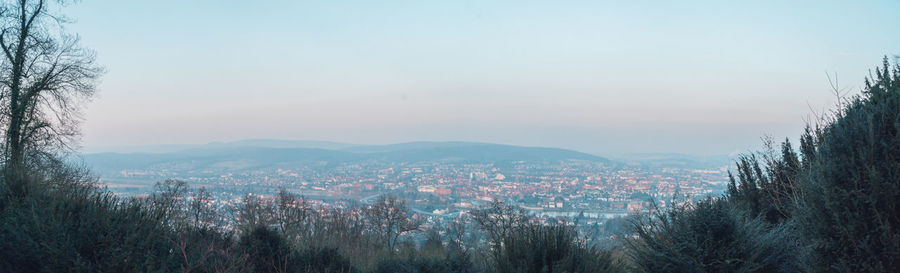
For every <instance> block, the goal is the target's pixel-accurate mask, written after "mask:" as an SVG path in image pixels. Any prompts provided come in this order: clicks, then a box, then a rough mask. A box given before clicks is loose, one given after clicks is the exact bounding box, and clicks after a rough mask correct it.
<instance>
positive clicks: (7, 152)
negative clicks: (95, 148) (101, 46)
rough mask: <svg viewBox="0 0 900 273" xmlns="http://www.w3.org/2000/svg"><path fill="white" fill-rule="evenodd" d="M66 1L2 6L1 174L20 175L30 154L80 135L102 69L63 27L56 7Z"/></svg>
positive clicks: (12, 177)
mask: <svg viewBox="0 0 900 273" xmlns="http://www.w3.org/2000/svg"><path fill="white" fill-rule="evenodd" d="M66 2H67V1H62V0H61V1H45V0H17V1H3V3H2V4H0V5H2V6H0V49H2V56H0V114H2V121H3V127H5V128H3V129H4V130H3V132H2V133H3V134H4V145H3V160H4V161H5V166H4V176H5V177H6V178H7V179H8V180H16V179H18V180H21V178H22V177H23V175H24V173H23V171H24V167H25V166H26V164H27V162H26V160H28V158H30V156H35V155H52V154H54V152H55V151H60V149H62V150H65V149H66V148H68V147H69V145H71V144H72V142H73V141H74V137H76V136H77V135H78V123H79V120H80V106H81V102H83V101H84V100H87V99H90V98H91V97H92V96H93V94H94V93H95V90H96V80H97V79H98V78H99V77H100V75H101V74H102V73H103V69H102V68H100V67H99V66H98V65H97V64H95V57H94V52H93V51H91V50H88V49H85V48H82V47H80V46H79V45H78V44H79V38H78V36H76V35H71V34H68V33H66V32H65V30H64V27H63V26H64V25H65V24H66V23H68V21H67V20H66V19H65V17H63V16H62V15H60V14H56V13H55V12H54V9H55V8H57V7H59V6H63V5H65V4H66Z"/></svg>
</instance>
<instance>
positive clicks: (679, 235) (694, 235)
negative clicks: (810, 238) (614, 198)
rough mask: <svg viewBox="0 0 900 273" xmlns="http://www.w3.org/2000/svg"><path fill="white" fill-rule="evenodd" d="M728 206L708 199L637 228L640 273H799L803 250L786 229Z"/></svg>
mask: <svg viewBox="0 0 900 273" xmlns="http://www.w3.org/2000/svg"><path fill="white" fill-rule="evenodd" d="M743 215H744V214H743V213H740V212H738V211H735V209H733V208H732V207H731V206H730V205H729V204H728V203H727V202H725V201H722V200H715V199H706V200H703V201H699V202H697V203H696V204H695V205H684V206H678V207H674V208H670V209H668V210H664V211H658V212H655V213H653V214H652V215H649V216H647V217H643V218H637V219H635V220H634V222H633V224H632V229H633V230H634V233H635V237H633V238H631V239H628V241H627V245H628V246H629V250H630V251H629V255H630V256H631V258H632V260H633V263H634V266H635V269H636V271H637V272H797V271H800V267H799V263H798V262H797V259H796V257H797V254H798V253H797V251H798V245H797V244H795V243H794V242H796V240H794V238H793V237H792V234H791V233H790V229H789V228H788V227H787V226H783V225H779V226H776V227H773V228H769V227H768V225H767V224H766V223H764V222H763V221H762V220H761V219H760V218H749V217H744V216H743Z"/></svg>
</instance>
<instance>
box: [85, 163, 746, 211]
mask: <svg viewBox="0 0 900 273" xmlns="http://www.w3.org/2000/svg"><path fill="white" fill-rule="evenodd" d="M450 148H451V149H453V147H450ZM89 159H90V157H89ZM191 161H192V162H195V163H196V160H191ZM99 164H102V163H99ZM95 167H97V166H95ZM100 167H101V168H99V169H104V170H106V171H105V172H102V173H101V174H102V175H101V179H100V181H101V183H102V184H104V185H105V186H107V187H108V188H109V190H111V191H112V192H115V193H117V194H120V195H124V196H138V197H146V196H149V194H151V193H152V192H153V191H154V188H153V185H155V184H156V183H157V182H162V181H165V180H168V179H173V180H179V181H184V182H185V183H186V184H187V185H189V186H190V187H191V188H193V189H197V188H205V190H206V191H208V192H209V193H211V194H212V196H213V198H211V199H210V202H213V203H214V204H212V206H213V207H216V208H219V209H222V210H228V209H230V208H234V207H236V206H238V205H239V204H241V203H242V202H243V200H244V198H245V197H246V196H247V195H252V196H255V197H259V198H261V199H263V200H272V199H274V198H276V197H277V196H278V193H279V192H280V191H281V190H284V191H285V192H288V193H291V194H294V195H297V196H302V197H303V198H305V199H306V200H307V201H308V202H310V203H311V204H314V205H318V206H321V207H323V208H350V207H356V206H359V205H365V204H368V203H371V202H372V201H373V200H374V199H375V198H377V197H378V196H380V195H393V196H396V197H398V198H401V199H403V200H406V201H407V204H408V205H409V206H410V209H411V210H412V212H414V213H415V214H418V215H419V216H420V217H424V218H425V219H429V220H436V219H439V218H452V217H456V216H459V215H461V214H465V213H467V212H468V211H470V210H472V209H476V208H480V207H483V206H484V205H486V204H489V203H490V202H492V201H502V202H506V203H508V204H513V205H516V206H519V207H521V208H524V209H526V210H527V211H528V212H529V213H530V214H531V215H533V216H534V217H536V218H537V219H538V220H540V221H545V220H547V219H550V218H558V219H575V218H576V217H579V218H583V219H585V223H589V224H591V223H595V222H598V221H601V222H602V221H604V220H608V219H612V218H618V217H625V216H628V215H630V214H639V213H646V212H649V211H651V210H654V209H658V208H665V207H667V206H669V205H671V203H672V202H685V201H689V200H692V199H702V198H705V197H708V196H713V197H717V196H719V195H721V194H722V193H724V191H725V189H726V187H727V181H728V168H729V165H728V163H727V162H726V163H721V166H718V167H715V164H707V166H706V167H704V166H677V165H672V164H669V165H663V166H658V165H651V164H642V163H640V162H637V161H632V162H628V161H617V160H608V159H605V158H600V157H588V159H556V160H527V161H526V160H511V161H494V162H492V161H490V160H454V159H447V158H440V157H436V158H427V159H424V160H419V161H386V160H354V161H338V162H329V161H325V160H323V161H315V160H311V161H303V162H293V163H285V162H275V163H270V164H267V165H265V166H253V165H252V164H251V163H248V162H241V161H222V162H215V163H212V164H209V165H200V164H188V163H178V161H176V162H172V161H165V162H164V163H161V164H149V165H146V166H144V167H140V168H131V169H125V168H121V169H117V168H102V167H103V166H100Z"/></svg>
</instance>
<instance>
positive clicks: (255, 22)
mask: <svg viewBox="0 0 900 273" xmlns="http://www.w3.org/2000/svg"><path fill="white" fill-rule="evenodd" d="M63 12H64V13H65V14H66V15H67V16H68V17H70V18H71V19H74V22H73V23H71V24H69V25H68V26H67V27H66V28H67V30H68V31H70V32H73V33H77V34H78V35H79V36H80V37H81V42H82V45H83V46H85V47H89V48H92V49H94V50H96V52H97V55H98V59H97V61H98V62H99V63H100V64H101V65H103V66H104V67H105V69H106V71H107V72H106V74H105V75H104V76H103V78H102V83H101V84H100V92H99V94H98V96H97V97H95V98H94V99H93V100H92V101H91V102H90V103H88V104H87V105H86V107H85V111H84V118H85V120H84V122H83V124H82V132H83V136H82V141H81V145H82V146H84V147H86V149H88V148H90V147H107V146H128V145H151V144H200V143H208V142H218V141H234V140H240V139H256V138H273V139H301V140H328V141H339V142H350V143H357V144H388V143H399V142H407V141H450V140H452V141H480V142H492V143H502V144H514V145H528V146H549V147H560V148H569V149H576V150H579V151H584V152H589V153H595V154H600V155H615V154H626V153H686V154H699V155H703V154H708V155H711V154H732V153H735V152H745V151H749V150H751V149H754V148H755V147H758V146H759V144H760V143H761V141H760V138H761V137H763V136H766V135H770V136H773V137H775V138H784V137H792V138H793V137H796V136H797V135H799V133H800V132H801V131H802V129H803V126H804V125H805V123H806V122H807V121H809V120H811V119H814V117H815V115H814V113H820V112H822V111H825V110H827V109H830V108H832V107H833V105H834V102H835V98H834V95H833V94H832V93H831V87H830V86H831V85H830V84H829V79H828V77H827V76H826V75H828V74H830V75H832V78H835V77H836V78H837V79H838V85H839V86H840V87H841V88H843V89H846V90H848V91H850V92H851V93H855V92H858V91H859V89H860V88H861V86H862V83H863V78H864V76H866V75H867V73H868V71H869V69H871V68H873V67H875V66H877V65H879V64H880V63H881V60H882V58H883V56H885V55H888V56H893V55H897V54H900V35H897V34H898V33H900V20H898V19H897V14H900V2H898V1H524V0H515V1H466V0H455V1H440V0H435V1H276V0H267V1H232V0H214V1H213V0H192V1H183V0H154V1H143V0H142V1H121V0H103V1H98V0H83V1H80V3H77V4H74V5H70V6H67V7H65V8H64V9H63ZM835 75H836V76H835Z"/></svg>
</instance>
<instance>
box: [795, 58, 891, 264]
mask: <svg viewBox="0 0 900 273" xmlns="http://www.w3.org/2000/svg"><path fill="white" fill-rule="evenodd" d="M898 133H900V64H895V65H894V66H891V65H890V64H889V62H888V60H887V59H886V58H885V60H884V65H883V66H882V67H881V68H878V69H876V70H875V75H874V76H870V77H869V78H867V79H866V85H865V88H864V90H863V92H862V94H861V95H860V96H855V97H853V98H850V99H849V100H847V101H846V103H845V104H844V107H843V108H842V109H839V110H837V111H835V112H834V113H833V116H832V118H831V119H830V120H828V122H827V124H825V125H824V126H821V127H819V128H818V129H817V130H814V131H812V132H811V133H809V134H808V136H806V137H805V139H807V140H806V141H807V142H809V143H810V144H811V145H810V146H812V147H809V148H807V149H809V150H813V151H811V152H812V154H814V156H812V157H810V159H809V160H808V163H806V164H808V168H809V170H808V171H807V172H805V174H804V175H802V176H800V180H799V187H800V194H799V196H798V198H797V206H798V209H797V212H796V216H795V219H796V221H797V223H798V226H799V227H800V228H801V231H802V232H801V234H804V235H806V236H804V237H805V238H806V239H807V243H808V244H809V246H810V247H811V249H812V256H811V257H810V259H809V260H810V262H809V266H810V267H811V269H812V270H813V271H817V272H896V271H898V270H900V198H898V197H900V135H898Z"/></svg>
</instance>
